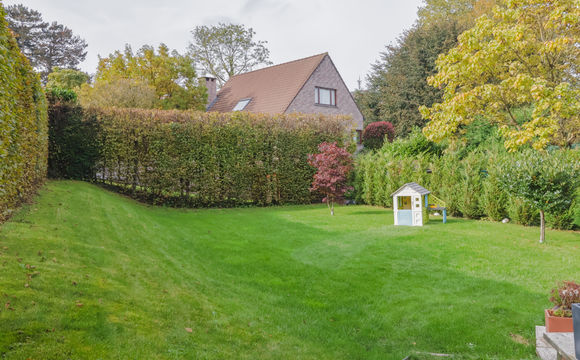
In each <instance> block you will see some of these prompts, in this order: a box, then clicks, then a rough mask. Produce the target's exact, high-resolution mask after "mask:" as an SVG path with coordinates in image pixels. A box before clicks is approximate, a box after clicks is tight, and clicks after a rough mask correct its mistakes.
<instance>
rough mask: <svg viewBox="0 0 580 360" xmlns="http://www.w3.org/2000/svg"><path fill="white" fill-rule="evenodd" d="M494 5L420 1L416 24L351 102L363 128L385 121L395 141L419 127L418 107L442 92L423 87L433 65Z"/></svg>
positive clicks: (481, 0) (475, 0) (482, 0)
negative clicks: (395, 136) (364, 124)
mask: <svg viewBox="0 0 580 360" xmlns="http://www.w3.org/2000/svg"><path fill="white" fill-rule="evenodd" d="M495 2H496V0H425V1H424V5H423V6H422V7H421V8H420V9H419V11H418V17H419V18H418V20H417V22H416V23H415V25H413V27H411V28H410V29H408V30H406V31H404V32H403V33H402V34H401V36H399V38H398V39H397V41H396V42H395V43H394V44H389V45H387V46H386V49H385V51H384V52H382V53H381V54H380V58H379V60H378V61H377V62H376V63H375V64H373V66H372V69H371V72H370V73H369V74H368V76H367V90H363V91H356V92H355V100H356V101H357V104H358V105H359V107H360V108H361V111H362V113H363V115H364V116H365V122H366V123H370V122H374V121H390V122H392V123H393V125H394V126H395V129H396V132H397V134H398V135H405V134H408V133H409V132H410V131H411V129H413V127H416V126H419V127H422V126H424V125H425V123H426V120H425V119H424V118H423V117H422V116H421V113H420V112H419V107H420V106H431V105H432V104H433V103H436V102H440V101H441V100H442V95H443V91H442V90H441V89H437V88H433V87H431V86H429V85H428V84H427V78H428V77H429V76H432V75H434V74H436V72H437V68H436V64H435V61H436V60H437V57H438V56H439V54H441V53H445V52H447V51H448V50H449V49H451V48H452V47H454V46H455V45H456V43H457V36H458V35H459V34H460V33H461V32H463V31H465V30H466V29H468V28H469V27H471V26H473V24H474V23H475V19H476V18H477V17H478V16H480V15H481V14H484V13H487V12H489V11H490V8H491V7H492V5H493V4H495Z"/></svg>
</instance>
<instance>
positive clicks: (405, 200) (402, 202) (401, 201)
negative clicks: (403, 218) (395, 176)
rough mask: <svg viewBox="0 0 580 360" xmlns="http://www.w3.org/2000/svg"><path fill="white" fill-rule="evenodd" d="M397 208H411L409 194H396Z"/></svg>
mask: <svg viewBox="0 0 580 360" xmlns="http://www.w3.org/2000/svg"><path fill="white" fill-rule="evenodd" d="M397 209H398V210H411V197H410V196H398V197H397Z"/></svg>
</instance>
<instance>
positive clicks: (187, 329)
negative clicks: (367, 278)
mask: <svg viewBox="0 0 580 360" xmlns="http://www.w3.org/2000/svg"><path fill="white" fill-rule="evenodd" d="M185 331H187V332H188V333H190V332H193V329H192V328H185Z"/></svg>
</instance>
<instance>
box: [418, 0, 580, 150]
mask: <svg viewBox="0 0 580 360" xmlns="http://www.w3.org/2000/svg"><path fill="white" fill-rule="evenodd" d="M579 63H580V1H578V0H507V1H505V2H504V3H502V4H501V5H497V6H496V7H494V9H493V15H492V16H487V15H484V16H482V17H480V18H479V19H478V20H477V21H476V24H475V26H474V27H473V28H471V29H470V30H467V31H465V32H464V33H463V34H461V35H460V36H459V38H458V44H457V46H456V47H455V48H453V49H451V50H450V51H449V52H448V53H447V54H442V55H440V56H439V58H438V60H437V70H438V73H437V74H436V75H434V76H432V77H430V78H429V79H428V82H429V84H430V85H432V86H435V87H440V88H443V90H444V96H443V102H441V103H436V104H434V105H433V106H431V107H425V106H423V107H421V108H420V111H421V114H422V115H423V117H424V118H426V119H428V120H429V123H428V124H427V126H426V127H425V128H424V133H425V135H426V136H427V137H428V138H429V139H431V140H434V141H440V140H442V139H444V138H453V137H456V136H457V135H460V134H461V133H462V132H463V129H464V127H465V125H467V124H469V123H470V122H472V121H473V120H474V119H476V118H482V119H487V120H488V121H490V122H492V123H495V124H497V125H498V127H499V130H500V133H501V134H502V135H503V136H504V138H505V146H506V148H507V149H508V150H510V151H513V150H515V149H517V148H519V147H520V146H522V145H524V144H531V145H532V146H533V147H534V148H536V149H542V148H544V147H546V146H547V145H548V144H551V143H552V144H557V145H560V146H570V145H571V144H573V143H574V142H576V141H578V140H579V137H580V73H579V71H580V69H579V67H578V65H579Z"/></svg>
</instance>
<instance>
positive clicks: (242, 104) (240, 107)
mask: <svg viewBox="0 0 580 360" xmlns="http://www.w3.org/2000/svg"><path fill="white" fill-rule="evenodd" d="M251 100H252V99H242V100H240V101H238V103H237V104H236V106H234V108H233V109H232V111H242V110H244V109H245V108H246V106H248V104H249V103H250V101H251Z"/></svg>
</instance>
